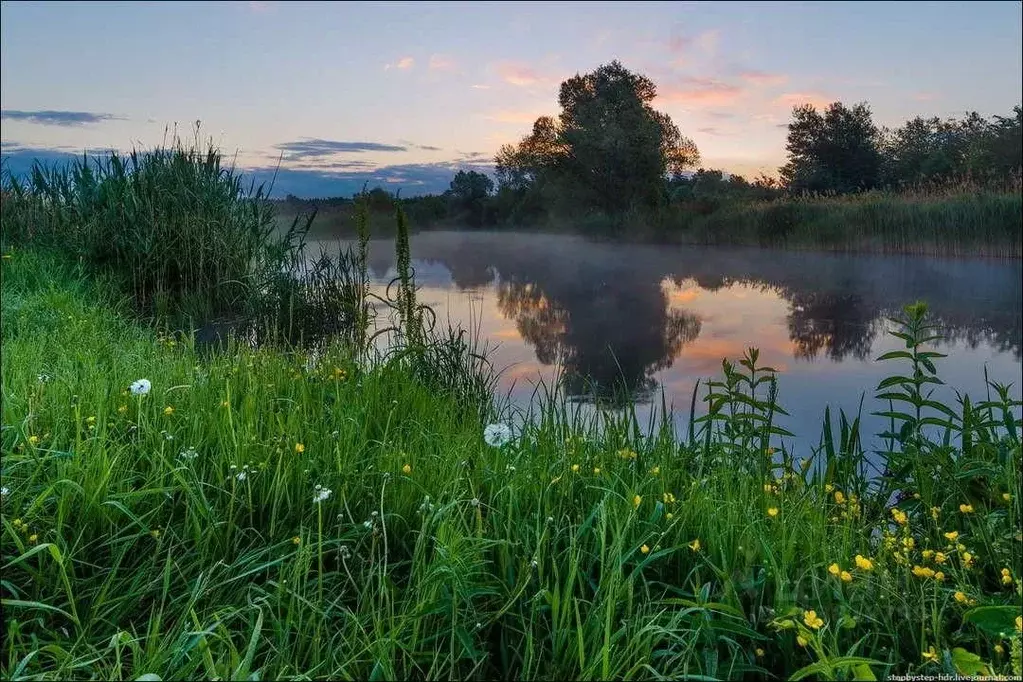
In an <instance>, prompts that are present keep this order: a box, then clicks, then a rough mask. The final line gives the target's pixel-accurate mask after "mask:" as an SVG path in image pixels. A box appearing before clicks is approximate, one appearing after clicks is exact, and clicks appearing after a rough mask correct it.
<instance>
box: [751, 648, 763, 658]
mask: <svg viewBox="0 0 1023 682" xmlns="http://www.w3.org/2000/svg"><path fill="white" fill-rule="evenodd" d="M753 652H754V653H755V654H756V655H757V658H763V657H764V650H763V649H761V648H760V647H757V648H756V649H754V650H753Z"/></svg>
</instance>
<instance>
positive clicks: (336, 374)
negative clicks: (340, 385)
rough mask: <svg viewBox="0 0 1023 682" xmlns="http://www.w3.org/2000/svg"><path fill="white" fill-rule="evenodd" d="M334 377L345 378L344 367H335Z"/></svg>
mask: <svg viewBox="0 0 1023 682" xmlns="http://www.w3.org/2000/svg"><path fill="white" fill-rule="evenodd" d="M334 378H335V379H339V380H340V379H344V378H345V371H344V370H343V369H341V368H340V367H335V368H334Z"/></svg>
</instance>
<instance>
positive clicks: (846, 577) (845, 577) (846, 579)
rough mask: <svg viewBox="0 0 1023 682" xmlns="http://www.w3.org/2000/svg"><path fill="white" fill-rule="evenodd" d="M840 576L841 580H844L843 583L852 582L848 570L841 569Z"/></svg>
mask: <svg viewBox="0 0 1023 682" xmlns="http://www.w3.org/2000/svg"><path fill="white" fill-rule="evenodd" d="M841 578H842V582H844V583H851V582H852V573H850V572H849V571H842V575H841Z"/></svg>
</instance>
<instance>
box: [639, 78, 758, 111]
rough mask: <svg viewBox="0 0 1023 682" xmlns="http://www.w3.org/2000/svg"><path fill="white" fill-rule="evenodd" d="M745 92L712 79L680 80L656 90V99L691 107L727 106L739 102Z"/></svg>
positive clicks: (735, 86) (737, 87)
mask: <svg viewBox="0 0 1023 682" xmlns="http://www.w3.org/2000/svg"><path fill="white" fill-rule="evenodd" d="M743 94H745V91H744V90H743V89H742V88H740V87H739V86H737V85H731V84H729V83H725V82H724V81H719V80H717V79H714V78H682V79H678V80H676V81H675V82H674V83H673V84H671V85H668V86H666V87H661V88H658V91H657V99H658V100H661V101H664V102H669V103H678V104H689V105H693V106H727V105H729V104H734V103H735V102H736V101H737V100H739V99H740V98H741V97H742V96H743Z"/></svg>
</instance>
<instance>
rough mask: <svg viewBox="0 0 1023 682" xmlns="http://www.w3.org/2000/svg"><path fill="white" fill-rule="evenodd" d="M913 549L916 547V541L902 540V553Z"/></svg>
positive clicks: (910, 539)
mask: <svg viewBox="0 0 1023 682" xmlns="http://www.w3.org/2000/svg"><path fill="white" fill-rule="evenodd" d="M914 547H916V540H914V539H913V538H902V548H903V550H904V551H906V552H908V551H910V550H911V549H913V548H914Z"/></svg>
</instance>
